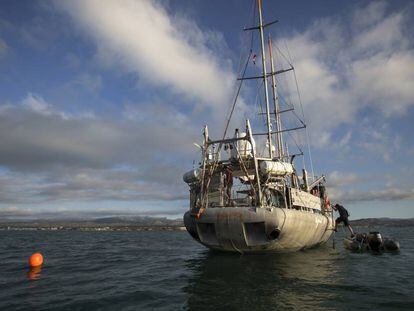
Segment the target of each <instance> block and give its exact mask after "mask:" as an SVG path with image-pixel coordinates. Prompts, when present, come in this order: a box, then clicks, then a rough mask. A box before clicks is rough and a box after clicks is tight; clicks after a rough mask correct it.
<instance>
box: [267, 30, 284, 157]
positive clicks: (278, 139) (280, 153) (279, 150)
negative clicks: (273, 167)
mask: <svg viewBox="0 0 414 311" xmlns="http://www.w3.org/2000/svg"><path fill="white" fill-rule="evenodd" d="M268 45H269V56H270V69H271V70H272V72H271V74H272V89H273V105H274V109H275V122H276V142H277V157H278V158H279V159H282V158H283V141H282V125H281V122H280V112H279V111H280V109H279V97H278V96H277V89H276V76H275V66H274V63H273V49H272V40H271V39H270V35H269V37H268Z"/></svg>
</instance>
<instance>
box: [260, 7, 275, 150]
mask: <svg viewBox="0 0 414 311" xmlns="http://www.w3.org/2000/svg"><path fill="white" fill-rule="evenodd" d="M257 6H258V11H259V30H260V41H261V47H262V66H263V84H264V93H265V94H264V95H265V100H266V118H267V119H266V121H267V140H268V143H269V157H270V158H273V150H272V128H271V123H270V111H269V110H270V109H269V94H268V90H267V72H266V55H265V48H264V39H263V28H264V27H263V19H262V1H261V0H257Z"/></svg>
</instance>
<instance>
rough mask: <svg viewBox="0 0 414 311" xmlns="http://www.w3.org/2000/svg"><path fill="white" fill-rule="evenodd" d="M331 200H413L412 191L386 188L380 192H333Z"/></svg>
mask: <svg viewBox="0 0 414 311" xmlns="http://www.w3.org/2000/svg"><path fill="white" fill-rule="evenodd" d="M331 197H332V199H334V200H336V201H340V202H346V203H348V202H364V201H382V202H383V201H400V200H414V189H401V188H386V189H382V190H367V191H362V190H349V191H335V192H334V193H333V195H331Z"/></svg>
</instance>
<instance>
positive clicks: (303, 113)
mask: <svg viewBox="0 0 414 311" xmlns="http://www.w3.org/2000/svg"><path fill="white" fill-rule="evenodd" d="M293 75H294V77H295V84H296V90H297V92H298V98H299V103H300V108H301V110H302V115H303V121H304V122H306V120H305V112H304V110H303V105H302V98H301V96H300V92H299V85H298V80H297V78H296V72H295V70H293ZM305 133H306V144H307V145H308V153H309V162H310V163H309V164H310V167H311V171H312V181H314V180H315V172H314V170H313V162H312V152H311V148H310V142H309V141H310V138H309V131H308V127H305Z"/></svg>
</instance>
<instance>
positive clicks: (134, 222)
mask: <svg viewBox="0 0 414 311" xmlns="http://www.w3.org/2000/svg"><path fill="white" fill-rule="evenodd" d="M183 225H184V224H183V221H182V219H168V218H165V217H162V218H161V217H147V216H116V217H102V218H95V219H86V220H79V219H35V220H10V221H3V222H0V227H7V226H12V227H29V228H36V227H71V228H87V227H108V226H109V227H181V226H183Z"/></svg>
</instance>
